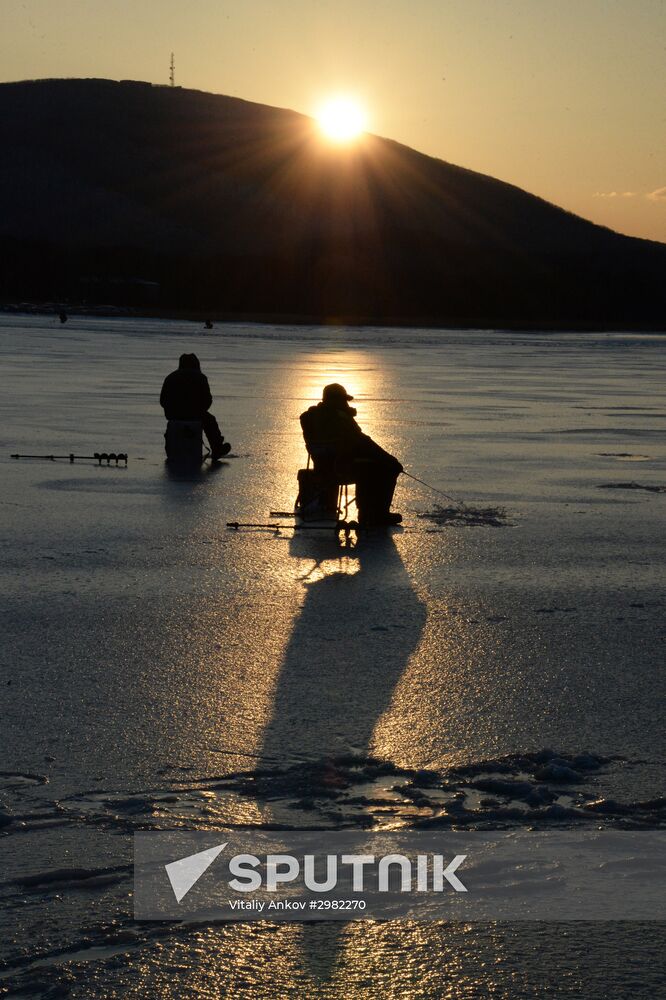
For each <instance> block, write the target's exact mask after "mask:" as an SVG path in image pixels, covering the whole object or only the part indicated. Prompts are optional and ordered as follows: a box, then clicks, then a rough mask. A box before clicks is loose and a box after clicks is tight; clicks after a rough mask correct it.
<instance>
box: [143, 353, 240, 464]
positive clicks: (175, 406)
mask: <svg viewBox="0 0 666 1000" xmlns="http://www.w3.org/2000/svg"><path fill="white" fill-rule="evenodd" d="M212 402H213V397H212V396H211V394H210V386H209V385H208V379H207V378H206V376H205V375H204V373H203V372H202V371H201V366H200V365H199V359H198V357H197V356H196V354H181V356H180V359H179V361H178V368H177V370H176V371H175V372H171V374H170V375H167V377H166V378H165V379H164V385H163V386H162V392H161V393H160V405H161V406H162V407H163V409H164V416H165V417H166V418H167V420H200V421H201V424H202V426H203V430H204V433H205V435H206V437H207V438H208V443H209V444H210V450H211V456H210V457H211V461H213V462H217V460H218V459H220V458H222V456H223V455H228V454H229V452H230V451H231V445H230V444H229V443H228V442H226V443H225V440H224V437H223V436H222V434H220V428H219V427H218V426H217V420H216V419H215V417H214V416H213V414H212V413H209V412H208V408H209V406H210V405H211V403H212Z"/></svg>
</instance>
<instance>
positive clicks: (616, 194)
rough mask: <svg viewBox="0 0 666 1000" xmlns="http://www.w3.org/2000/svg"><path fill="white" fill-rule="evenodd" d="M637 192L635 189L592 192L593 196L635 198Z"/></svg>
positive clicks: (665, 189) (665, 190) (664, 189)
mask: <svg viewBox="0 0 666 1000" xmlns="http://www.w3.org/2000/svg"><path fill="white" fill-rule="evenodd" d="M662 190H663V191H664V192H666V188H663V189H662ZM637 193H638V192H637V191H595V192H594V197H595V198H635V197H636V195H637ZM655 193H656V192H655ZM650 197H651V195H648V198H650ZM664 197H666V194H665V195H664Z"/></svg>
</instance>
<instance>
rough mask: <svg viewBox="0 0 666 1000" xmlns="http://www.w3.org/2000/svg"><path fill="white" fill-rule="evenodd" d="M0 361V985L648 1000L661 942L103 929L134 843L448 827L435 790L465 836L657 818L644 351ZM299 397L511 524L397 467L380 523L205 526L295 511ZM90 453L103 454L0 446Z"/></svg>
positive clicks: (495, 347)
mask: <svg viewBox="0 0 666 1000" xmlns="http://www.w3.org/2000/svg"><path fill="white" fill-rule="evenodd" d="M182 351H194V352H196V353H197V354H198V355H199V357H200V359H201V363H202V368H203V370H204V371H205V372H206V374H207V375H208V378H209V381H210V384H211V389H212V392H213V397H214V405H213V407H212V410H213V412H214V413H215V414H216V416H217V417H218V420H219V422H220V425H221V428H222V431H223V433H224V434H225V435H226V437H227V438H228V439H229V440H230V441H231V442H232V445H233V452H232V455H233V457H230V459H229V460H228V462H225V463H223V464H222V465H221V466H220V467H218V468H217V469H215V470H210V469H209V468H208V467H207V466H204V469H203V470H202V473H201V475H197V476H190V477H189V478H188V477H182V476H181V477H178V476H174V475H173V474H169V473H168V471H167V470H166V468H165V464H164V456H163V437H162V435H163V430H164V420H163V417H162V413H161V410H160V407H159V404H158V396H159V390H160V387H161V383H162V379H163V378H164V376H165V375H166V374H167V373H168V372H169V371H171V370H172V369H173V368H174V367H176V365H177V359H178V355H179V354H180V353H181V352H182ZM0 357H1V360H2V392H1V394H0V410H1V415H2V421H1V424H0V427H1V430H0V436H1V439H2V440H1V443H2V448H1V449H0V451H1V456H0V462H1V463H2V472H3V490H2V497H1V501H0V517H1V519H2V529H3V530H2V541H1V546H2V547H1V549H0V552H1V555H2V560H1V563H2V568H1V569H0V574H1V583H2V590H3V594H4V608H5V610H4V612H3V624H4V632H5V636H4V641H3V644H2V673H1V674H0V684H1V685H2V691H3V707H2V728H1V730H0V750H1V763H0V767H1V768H2V772H1V773H0V789H1V790H2V791H1V799H0V811H2V814H4V815H5V817H6V820H5V824H6V825H5V826H4V827H3V828H2V830H1V831H0V837H1V840H2V849H3V856H4V857H5V859H6V860H5V861H4V876H3V883H2V886H1V890H2V895H3V910H4V912H5V917H4V918H3V919H4V920H5V923H6V926H5V928H4V930H3V934H2V938H3V946H2V951H3V952H4V955H3V958H4V959H5V961H6V963H7V964H6V967H5V972H4V973H2V975H3V976H4V979H0V989H2V985H3V984H5V985H7V986H8V988H9V990H10V995H21V996H51V995H53V996H54V997H55V996H59V997H60V996H67V997H69V996H71V997H95V996H103V997H115V996H118V997H120V996H123V997H127V996H136V997H143V996H147V997H156V996H164V997H167V996H176V995H177V996H179V997H181V996H182V997H186V996H192V997H214V996H215V997H217V996H220V995H222V996H226V995H229V996H232V995H235V996H248V997H276V996H292V995H293V996H307V997H336V996H340V995H344V996H347V997H350V998H356V997H359V998H360V997H366V996H367V997H374V996H380V995H384V996H389V997H393V996H395V997H401V996H410V997H411V996H414V997H449V996H450V997H470V998H476V997H485V996H488V997H510V998H513V997H531V996H536V995H539V996H542V995H543V996H546V995H547V996H558V997H559V996H586V997H593V996H598V995H601V994H602V993H609V995H611V996H618V997H620V996H629V995H631V996H632V997H634V998H636V997H646V998H647V997H653V996H655V995H656V992H657V989H658V986H657V983H658V979H657V977H658V975H659V972H658V970H657V964H658V961H659V958H658V956H659V948H660V947H661V948H662V954H663V944H664V942H663V933H660V930H659V927H658V926H657V925H647V926H644V927H640V926H637V925H629V924H626V925H617V924H599V925H596V926H592V925H589V926H588V925H586V926H585V927H584V928H582V929H581V928H580V927H576V926H575V925H572V926H568V927H564V928H563V927H562V925H555V924H553V925H547V924H544V925H538V926H535V927H532V928H531V929H530V930H529V932H527V931H525V929H524V928H523V929H520V928H519V927H518V926H517V925H514V926H504V925H501V924H498V925H495V926H489V925H469V926H467V927H459V926H452V925H441V924H427V925H426V924H424V925H416V924H413V925H408V924H400V923H398V922H388V923H376V924H357V925H355V924H349V925H345V926H343V927H339V926H338V927H332V926H330V925H328V924H324V925H305V926H299V925H285V926H280V927H278V928H277V929H275V928H274V927H270V926H268V925H264V924H243V923H238V924H226V925H222V926H218V927H207V928H206V927H204V928H202V927H199V928H194V929H193V928H185V927H174V926H173V925H168V924H166V925H141V924H136V923H134V921H133V920H132V914H131V896H130V893H131V834H132V832H133V831H135V830H137V829H151V828H170V827H173V826H178V825H184V826H192V827H195V828H201V829H214V828H216V827H220V828H224V827H225V824H240V825H243V826H244V827H247V828H252V827H253V826H256V827H258V828H263V827H264V826H266V825H267V824H270V823H273V824H275V823H278V824H287V825H294V826H296V827H307V828H312V827H314V828H318V827H322V828H330V827H343V826H344V827H349V826H354V824H368V823H371V824H374V825H375V826H377V827H381V826H382V825H386V826H391V825H394V826H395V825H399V826H405V825H409V824H415V825H418V824H419V823H420V822H422V821H424V820H432V818H433V817H435V818H436V817H441V819H442V822H443V824H444V825H445V822H446V817H447V816H448V815H451V804H452V803H453V802H455V803H457V806H456V812H455V815H456V817H457V819H456V822H457V823H459V824H460V825H461V827H462V828H467V829H476V828H478V827H483V826H484V824H485V825H488V824H491V825H492V824H498V825H501V826H502V825H507V824H508V825H511V824H518V825H534V824H536V825H540V824H542V825H544V826H547V827H553V826H565V827H567V828H569V827H572V828H573V827H576V826H579V825H580V826H585V825H591V826H594V825H600V824H608V825H610V826H613V825H622V824H626V825H632V824H633V825H639V826H640V825H646V826H658V825H661V824H663V821H664V799H663V798H662V796H663V787H664V772H665V767H664V764H665V749H666V748H665V745H664V735H663V732H664V726H663V718H664V716H663V710H664V694H665V690H664V689H665V685H664V673H663V659H664V649H665V648H666V647H665V646H664V642H665V640H666V622H665V620H664V608H665V606H666V587H665V578H664V563H665V556H666V551H665V549H666V541H665V537H664V513H665V511H666V491H665V492H658V491H657V490H656V489H655V488H658V487H666V435H665V431H666V403H665V401H664V393H663V387H664V375H665V374H666V337H664V336H660V335H639V334H626V335H622V334H612V335H601V334H594V335H591V334H587V335H575V334H539V333H533V334H516V333H492V332H490V333H489V332H440V331H427V330H413V331H410V330H373V329H345V328H334V327H330V328H305V327H294V328H287V327H271V326H257V325H246V326H238V325H236V326H234V325H226V326H218V327H216V328H215V329H213V330H212V331H209V332H206V331H203V330H202V329H201V327H200V326H198V325H195V324H188V323H177V322H167V321H156V320H152V321H149V320H130V319H123V320H121V319H90V318H82V317H73V318H71V319H70V320H69V322H68V323H67V325H66V326H64V327H61V326H60V324H59V323H58V322H57V320H53V319H51V318H47V317H35V316H30V317H27V316H11V317H10V316H2V317H0ZM331 381H338V382H342V383H343V384H344V385H345V386H346V387H347V388H348V390H349V391H350V392H351V393H352V394H353V395H354V397H355V402H354V406H356V407H357V408H358V418H357V419H358V420H359V422H360V424H361V426H362V427H363V429H364V430H365V431H367V432H368V433H370V434H372V436H373V437H375V438H376V439H377V440H378V441H379V443H380V444H382V445H383V446H384V447H386V448H387V449H388V450H389V451H392V452H393V453H394V454H396V455H397V456H398V457H399V458H400V459H401V460H402V461H403V463H404V465H405V467H406V469H407V470H408V471H410V472H412V473H413V474H414V475H416V476H418V477H419V478H421V479H423V480H426V481H427V482H429V483H432V484H434V485H435V486H438V487H439V488H441V489H442V490H444V491H446V492H447V493H449V494H451V495H452V496H454V497H456V498H460V499H462V500H464V501H465V502H466V503H468V504H469V505H471V506H473V507H490V506H493V507H495V506H499V507H502V508H505V509H506V513H507V522H508V523H507V525H506V526H504V527H499V528H498V527H487V526H474V527H463V526H460V525H447V526H444V527H438V525H437V524H435V523H433V522H432V521H429V520H427V519H424V518H421V517H419V516H418V515H419V514H423V513H427V512H429V511H432V510H433V508H434V506H435V505H436V504H437V503H442V504H446V501H445V500H444V499H443V498H442V497H439V496H437V495H435V494H433V493H431V492H429V491H428V490H427V489H426V488H424V487H422V486H420V485H419V484H417V483H415V482H413V481H412V480H408V479H406V478H404V477H402V478H401V479H400V481H399V483H398V488H397V491H396V498H395V505H394V506H395V508H396V509H398V510H401V511H402V513H403V516H404V527H403V529H402V530H396V531H392V532H390V533H386V534H374V535H371V536H366V537H362V538H361V539H360V541H359V542H358V544H357V545H356V546H355V547H353V548H349V549H347V548H344V547H340V546H339V545H337V544H336V542H335V540H334V539H333V537H332V536H331V537H329V536H328V535H326V534H324V533H321V532H316V533H314V532H313V533H307V532H302V533H294V532H292V531H290V530H284V531H281V532H280V533H277V534H276V533H275V532H273V531H270V530H267V531H262V530H248V531H239V532H233V531H228V530H227V529H226V522H227V521H231V520H234V521H235V520H240V521H248V522H266V521H268V520H269V517H268V515H269V512H270V511H289V510H290V509H291V508H292V507H293V503H294V499H295V496H296V471H297V469H298V468H299V467H300V466H301V465H304V464H305V451H304V448H303V444H302V438H301V433H300V426H299V422H298V416H299V414H300V413H301V412H302V411H303V410H304V409H306V407H307V406H309V405H310V404H311V403H312V402H314V401H315V400H316V399H318V398H319V397H320V394H321V389H322V387H323V386H324V385H325V384H326V383H328V382H331ZM94 451H107V452H108V451H123V452H127V453H128V454H129V464H128V467H127V469H121V468H118V469H116V468H115V467H112V468H99V467H96V466H95V465H94V464H93V463H90V462H88V463H85V462H81V463H76V464H74V465H70V464H69V463H68V462H53V463H51V462H43V461H30V460H25V461H24V460H20V461H16V460H13V459H11V458H10V453H13V452H19V453H39V454H41V453H44V454H51V453H55V454H66V453H69V452H75V453H78V454H92V452H94ZM632 485H633V487H634V488H629V487H630V486H632ZM636 486H639V487H650V488H651V489H644V488H640V489H637V488H635V487H636ZM286 521H287V519H285V518H282V519H281V523H286ZM549 750H550V751H552V752H553V754H556V755H557V757H558V758H559V759H561V760H564V761H565V762H566V764H567V766H569V768H570V769H571V770H572V771H573V772H575V774H576V775H577V778H576V780H573V779H572V780H571V781H570V782H566V781H565V782H562V781H559V782H558V781H551V780H550V779H549V776H548V774H547V773H545V772H544V768H546V769H547V768H548V763H549V761H550V760H551V757H550V756H549V754H548V751H549ZM498 761H499V765H498V763H497V762H498ZM387 765H388V766H387ZM423 768H427V769H430V770H431V771H433V772H436V774H437V775H440V776H441V782H440V785H439V787H436V788H433V789H427V790H426V792H427V794H426V793H423V792H422V793H420V794H419V795H418V796H415V795H414V788H415V785H414V780H415V772H416V771H417V770H418V769H423ZM257 771H260V774H259V775H258V774H257ZM499 773H501V774H502V775H504V778H506V776H507V775H508V777H509V778H511V779H515V780H516V782H517V787H518V786H519V787H520V789H522V791H519V792H517V796H513V795H509V794H507V793H506V789H505V788H504V786H503V785H502V782H500V781H498V780H497V775H498V774H499ZM493 782H495V785H493ZM480 784H483V785H484V790H485V791H486V792H488V790H489V789H490V792H491V794H490V797H488V796H486V797H484V795H483V794H481V792H480V791H479V785H480ZM535 788H545V789H546V790H547V794H546V793H545V797H544V798H543V801H542V802H540V803H538V804H535V801H536V800H535V797H534V795H532V794H531V790H533V789H535ZM461 804H462V808H461ZM174 982H177V983H179V986H178V988H177V989H176V987H175V986H174ZM19 988H20V989H21V990H22V991H23V992H21V993H20V994H19V992H18V990H19ZM12 989H14V990H16V993H12ZM50 990H51V991H54V992H52V993H50V992H48V991H50ZM57 990H62V992H56V991H57ZM540 990H541V991H542V992H539V991H540ZM172 991H174V992H172Z"/></svg>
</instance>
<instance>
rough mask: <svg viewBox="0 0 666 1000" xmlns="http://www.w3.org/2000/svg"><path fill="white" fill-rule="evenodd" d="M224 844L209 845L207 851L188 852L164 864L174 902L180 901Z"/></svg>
mask: <svg viewBox="0 0 666 1000" xmlns="http://www.w3.org/2000/svg"><path fill="white" fill-rule="evenodd" d="M226 846H227V845H226V843H225V844H219V845H218V847H210V848H209V849H208V850H207V851H200V852H199V853H198V854H190V855H188V857H186V858H180V860H179V861H171V862H170V863H169V864H168V865H165V866H164V867H165V868H166V873H167V875H168V876H169V882H171V888H172V889H173V894H174V896H175V897H176V902H178V903H180V901H181V899H184V898H185V896H186V895H187V894H188V892H189V891H190V889H191V888H192V886H193V885H195V884H196V883H197V882H198V881H199V879H200V878H201V876H202V875H203V873H204V872H205V871H206V870H207V869H208V868H210V866H211V865H212V863H213V861H215V858H216V857H217V856H218V854H219V853H220V852H221V851H223V850H224V848H225V847H226Z"/></svg>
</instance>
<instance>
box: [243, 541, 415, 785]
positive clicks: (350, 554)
mask: <svg viewBox="0 0 666 1000" xmlns="http://www.w3.org/2000/svg"><path fill="white" fill-rule="evenodd" d="M295 536H296V537H294V539H293V541H292V542H291V543H290V555H291V556H292V557H294V558H298V559H300V560H302V561H304V563H305V564H306V569H305V574H304V576H303V578H302V582H303V586H304V587H305V591H306V596H305V601H304V602H303V606H302V609H301V612H300V614H299V616H298V618H297V620H296V623H295V625H294V628H293V631H292V633H291V636H290V639H289V644H288V646H287V649H286V652H285V655H284V660H283V662H282V666H281V669H280V673H279V678H278V683H277V689H276V692H275V701H274V706H273V714H272V718H271V721H270V722H269V724H268V726H267V728H266V731H265V734H264V740H263V745H262V749H261V755H262V757H264V758H267V759H269V760H274V761H282V762H283V763H284V764H285V765H288V763H289V762H290V760H291V761H293V759H294V758H296V759H300V760H303V759H305V760H306V761H308V762H313V763H314V762H316V761H326V762H332V761H334V760H335V758H336V757H337V756H339V755H348V754H354V755H358V756H359V757H360V758H361V757H363V756H367V755H368V754H369V752H370V747H371V743H372V734H373V731H374V729H375V726H376V723H377V721H378V719H379V718H380V717H381V716H382V715H383V714H384V712H385V711H386V710H387V708H388V707H389V705H390V703H391V699H392V696H393V691H394V689H395V687H396V684H397V683H398V681H399V679H400V677H401V676H402V674H403V672H404V670H405V668H406V666H407V663H408V661H409V658H410V656H411V655H412V653H413V652H414V650H415V649H416V647H417V645H418V643H419V641H420V638H421V634H422V632H423V627H424V624H425V618H426V610H425V606H424V605H423V603H422V602H421V601H420V600H419V598H418V597H417V595H416V593H415V591H414V587H413V585H412V581H411V579H410V577H409V575H408V573H407V571H406V569H405V567H404V565H403V562H402V559H401V558H400V555H399V553H398V550H397V548H396V546H395V542H394V540H393V538H392V537H391V535H390V534H388V533H387V534H379V533H378V534H377V535H368V536H366V537H362V538H361V540H360V541H359V543H358V545H357V546H356V547H355V548H351V549H347V548H342V549H341V548H340V547H339V546H338V545H337V544H336V543H335V542H334V540H333V539H329V538H328V537H321V536H318V537H317V536H314V533H313V534H312V535H308V534H307V533H306V532H303V533H302V534H300V533H295ZM313 536H314V537H313ZM313 791H314V789H313Z"/></svg>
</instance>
